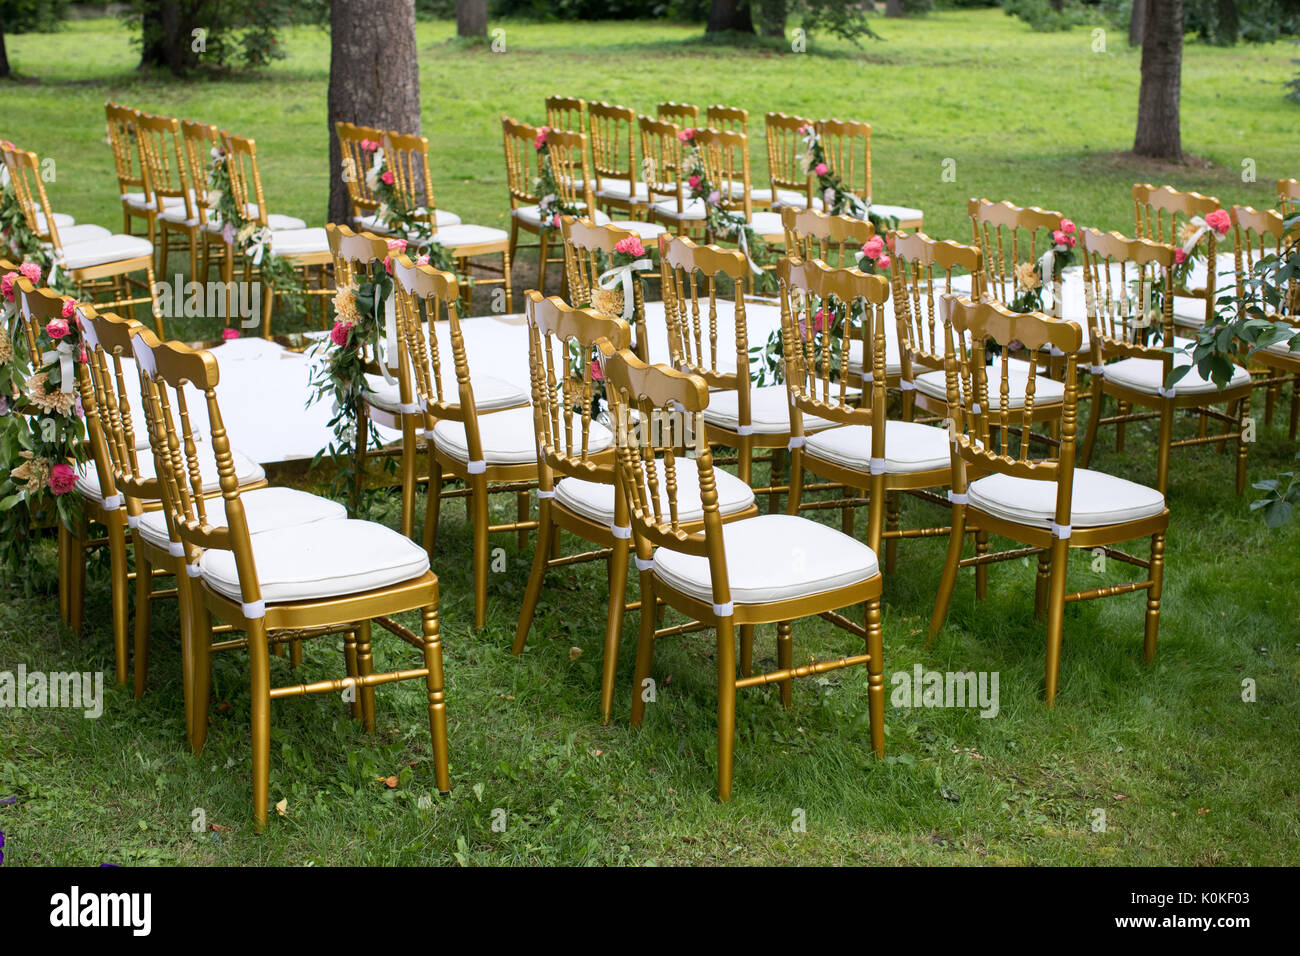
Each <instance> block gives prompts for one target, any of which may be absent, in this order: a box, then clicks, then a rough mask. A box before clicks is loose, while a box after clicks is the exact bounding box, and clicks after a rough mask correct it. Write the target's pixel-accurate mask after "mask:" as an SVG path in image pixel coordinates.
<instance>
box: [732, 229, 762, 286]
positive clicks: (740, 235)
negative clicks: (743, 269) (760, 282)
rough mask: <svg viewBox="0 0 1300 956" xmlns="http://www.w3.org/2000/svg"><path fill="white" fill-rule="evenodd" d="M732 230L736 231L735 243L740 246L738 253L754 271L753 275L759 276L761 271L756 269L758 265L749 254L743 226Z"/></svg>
mask: <svg viewBox="0 0 1300 956" xmlns="http://www.w3.org/2000/svg"><path fill="white" fill-rule="evenodd" d="M732 228H734V229H735V230H736V242H737V244H738V245H739V246H740V251H741V252H743V253H744V254H745V261H746V262H748V263H749V267H750V268H751V269H753V270H754V275H756V276H761V275H762V274H763V270H762V269H760V268H759V267H758V264H757V263H756V262H754V257H753V256H751V255H750V254H749V240H748V239H746V238H745V226H744V224H743V223H741V224H738V225H735V226H733V227H732Z"/></svg>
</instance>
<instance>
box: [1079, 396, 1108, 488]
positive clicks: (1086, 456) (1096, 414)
mask: <svg viewBox="0 0 1300 956" xmlns="http://www.w3.org/2000/svg"><path fill="white" fill-rule="evenodd" d="M1105 404H1106V393H1105V392H1104V391H1103V390H1102V387H1101V377H1100V376H1098V375H1094V376H1093V377H1092V403H1091V405H1092V407H1091V408H1090V409H1088V431H1087V432H1086V433H1085V435H1084V438H1083V451H1082V453H1081V454H1080V455H1079V467H1080V468H1087V467H1088V462H1089V461H1091V460H1092V449H1093V445H1094V443H1095V442H1096V441H1097V429H1098V428H1099V427H1100V426H1101V419H1102V414H1103V411H1104V409H1103V406H1104V405H1105Z"/></svg>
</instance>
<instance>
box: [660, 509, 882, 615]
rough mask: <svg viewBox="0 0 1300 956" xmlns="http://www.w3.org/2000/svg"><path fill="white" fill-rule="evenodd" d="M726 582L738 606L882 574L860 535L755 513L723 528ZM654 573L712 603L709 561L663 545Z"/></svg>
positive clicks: (802, 520) (815, 591)
mask: <svg viewBox="0 0 1300 956" xmlns="http://www.w3.org/2000/svg"><path fill="white" fill-rule="evenodd" d="M722 542H723V549H724V551H725V552H726V556H727V583H728V584H729V585H730V588H731V600H732V602H733V603H735V604H758V603H761V602H764V601H785V600H790V599H792V598H799V597H805V596H807V595H810V594H821V593H822V592H825V591H833V590H835V589H836V588H842V587H847V586H849V585H851V584H856V583H858V582H861V581H866V580H868V579H870V578H872V577H875V576H876V575H877V574H879V573H880V569H879V564H878V563H877V561H876V555H875V552H873V551H872V550H871V549H870V548H868V547H867V546H866V545H865V544H863V543H862V542H860V541H858V540H857V539H856V538H851V537H849V536H848V535H846V534H841V533H840V532H838V531H836V530H835V529H834V528H828V527H827V526H826V525H824V524H819V523H818V522H816V521H810V520H809V519H807V518H800V517H796V516H795V515H757V516H755V517H753V518H742V519H741V520H740V521H733V522H731V523H730V524H725V525H723V526H722ZM654 573H655V576H656V577H657V578H659V579H660V580H662V581H663V582H664V583H665V584H668V585H670V586H671V587H673V588H675V589H676V590H678V591H681V592H683V593H685V594H688V595H690V596H691V597H694V598H697V599H699V600H701V601H708V602H710V603H713V584H712V581H711V579H710V576H709V559H708V558H706V557H701V556H697V555H689V554H682V553H680V552H678V551H670V550H669V549H668V548H659V549H658V550H657V551H655V556H654Z"/></svg>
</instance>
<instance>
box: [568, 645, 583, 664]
mask: <svg viewBox="0 0 1300 956" xmlns="http://www.w3.org/2000/svg"><path fill="white" fill-rule="evenodd" d="M581 656H582V648H581V647H571V648H569V660H571V661H576V660H577V659H578V658H579V657H581Z"/></svg>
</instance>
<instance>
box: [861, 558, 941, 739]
mask: <svg viewBox="0 0 1300 956" xmlns="http://www.w3.org/2000/svg"><path fill="white" fill-rule="evenodd" d="M955 540H956V541H958V542H960V541H961V535H960V534H958V535H956V537H955ZM884 644H885V642H884V638H883V635H882V633H881V628H880V598H873V599H872V600H870V601H868V602H867V653H868V654H870V655H871V660H869V661H867V713H868V715H869V716H870V717H871V749H872V750H874V751H875V752H876V756H877V757H883V756H884V755H885V647H884Z"/></svg>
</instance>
